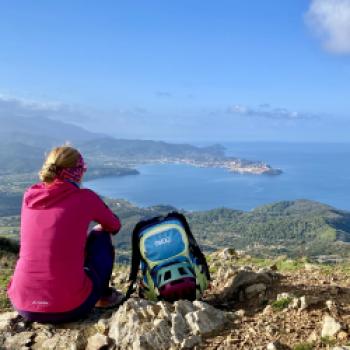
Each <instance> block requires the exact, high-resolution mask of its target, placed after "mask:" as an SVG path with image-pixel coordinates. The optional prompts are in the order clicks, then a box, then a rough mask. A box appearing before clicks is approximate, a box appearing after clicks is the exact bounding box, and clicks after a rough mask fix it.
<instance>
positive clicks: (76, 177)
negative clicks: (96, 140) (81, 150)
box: [57, 155, 87, 182]
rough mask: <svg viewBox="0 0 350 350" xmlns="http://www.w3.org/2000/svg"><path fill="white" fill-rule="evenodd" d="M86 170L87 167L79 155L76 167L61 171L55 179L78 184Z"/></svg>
mask: <svg viewBox="0 0 350 350" xmlns="http://www.w3.org/2000/svg"><path fill="white" fill-rule="evenodd" d="M86 170H87V167H86V164H85V162H84V159H83V157H82V156H81V155H79V158H78V161H77V165H76V166H75V167H72V168H63V169H61V170H60V171H59V172H58V174H57V178H59V179H61V180H65V181H72V182H80V180H81V178H82V176H83V174H84V173H85V171H86Z"/></svg>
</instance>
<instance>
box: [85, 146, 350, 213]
mask: <svg viewBox="0 0 350 350" xmlns="http://www.w3.org/2000/svg"><path fill="white" fill-rule="evenodd" d="M223 145H224V146H225V147H226V150H227V152H226V153H227V155H232V156H238V157H240V158H246V159H250V160H261V161H264V162H267V163H268V164H270V165H271V166H272V167H274V168H280V169H282V171H283V174H282V175H278V176H268V175H241V174H233V173H230V172H228V171H226V170H224V169H214V168H213V169H211V168H195V167H192V166H188V165H175V164H164V165H159V164H157V165H140V166H139V167H137V169H138V170H139V171H140V175H133V176H125V177H109V178H101V179H96V180H93V181H89V182H86V183H85V184H84V185H85V187H88V188H91V189H93V190H94V191H96V192H97V193H99V194H100V195H103V196H108V197H112V198H123V199H126V200H129V201H130V202H132V203H134V204H136V205H137V206H141V207H147V206H151V205H156V204H169V205H172V206H175V207H177V208H182V209H186V210H207V209H212V208H217V207H227V208H234V209H241V210H251V209H254V208H256V207H258V206H261V205H264V204H268V203H272V202H276V201H282V200H295V199H311V200H315V201H319V202H322V203H325V204H329V205H331V206H334V207H336V208H339V209H345V210H350V143H347V144H325V143H324V144H321V143H317V144H316V143H266V142H256V143H223Z"/></svg>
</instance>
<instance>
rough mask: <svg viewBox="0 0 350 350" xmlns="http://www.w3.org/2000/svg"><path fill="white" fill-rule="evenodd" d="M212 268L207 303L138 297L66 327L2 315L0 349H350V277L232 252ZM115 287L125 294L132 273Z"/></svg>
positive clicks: (120, 274)
mask: <svg viewBox="0 0 350 350" xmlns="http://www.w3.org/2000/svg"><path fill="white" fill-rule="evenodd" d="M209 265H210V267H211V270H212V275H213V282H212V287H211V289H210V290H209V291H208V292H207V294H206V295H205V296H204V298H203V301H195V302H193V303H192V302H189V301H178V302H175V303H174V304H170V303H167V302H157V303H154V302H150V301H146V300H144V299H139V298H137V297H134V298H131V299H129V300H128V301H127V302H125V303H124V304H123V305H122V306H121V307H119V309H118V310H109V311H104V312H102V311H98V310H95V311H94V312H93V313H92V314H91V316H90V317H89V318H88V319H87V320H84V321H80V322H75V323H69V324H64V325H60V326H54V325H41V324H37V323H35V322H34V323H29V322H25V321H24V320H23V319H21V317H20V316H18V315H17V314H16V313H15V312H13V311H8V312H3V313H0V349H15V350H17V349H23V350H24V349H69V350H73V349H86V350H97V349H133V350H136V349H145V350H148V349H152V350H153V349H154V350H156V349H164V350H168V349H174V350H175V349H191V348H194V349H267V350H273V349H294V350H308V349H335V350H339V349H350V275H349V269H346V268H345V267H333V268H329V267H324V266H321V265H314V264H310V263H308V262H305V261H304V262H300V261H299V262H298V263H296V262H293V261H289V260H287V259H285V258H281V259H276V260H275V261H258V260H256V259H253V258H250V257H249V256H244V255H240V256H239V255H237V254H236V253H235V252H234V251H233V250H230V249H225V250H223V251H219V252H216V253H213V254H211V255H210V257H209ZM113 283H114V284H115V285H116V286H117V287H120V288H125V287H126V285H127V270H126V268H125V269H123V268H121V267H119V268H118V269H116V271H115V272H114V276H113Z"/></svg>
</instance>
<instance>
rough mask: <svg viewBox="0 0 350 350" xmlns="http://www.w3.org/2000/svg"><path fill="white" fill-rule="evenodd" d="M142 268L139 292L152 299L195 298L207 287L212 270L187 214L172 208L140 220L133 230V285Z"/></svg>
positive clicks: (132, 286) (131, 278)
mask: <svg viewBox="0 0 350 350" xmlns="http://www.w3.org/2000/svg"><path fill="white" fill-rule="evenodd" d="M139 269H140V270H141V272H142V280H141V282H140V285H139V286H140V289H139V293H140V296H142V297H145V298H147V299H149V300H153V301H156V300H167V301H175V300H178V299H188V300H195V299H198V298H200V297H201V296H202V294H203V292H204V290H205V289H206V288H207V287H208V283H209V281H210V273H209V269H208V265H207V262H206V260H205V257H204V255H203V253H202V252H201V250H200V248H199V246H198V244H197V242H196V240H195V238H194V237H193V234H192V232H191V230H190V227H189V225H188V223H187V221H186V218H185V217H184V215H182V214H180V213H177V212H171V213H169V214H168V215H166V216H157V217H154V218H151V219H148V220H142V221H140V222H139V223H138V224H137V225H136V226H135V229H134V231H133V234H132V262H131V271H130V276H129V281H130V286H129V289H128V291H127V294H126V298H128V297H130V295H131V293H132V292H133V291H134V284H135V282H136V280H137V276H138V271H139Z"/></svg>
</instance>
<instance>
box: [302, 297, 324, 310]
mask: <svg viewBox="0 0 350 350" xmlns="http://www.w3.org/2000/svg"><path fill="white" fill-rule="evenodd" d="M320 302H322V299H321V298H320V297H318V296H310V295H304V296H302V297H301V298H300V309H301V310H305V309H307V308H308V307H310V306H313V305H316V304H319V303H320Z"/></svg>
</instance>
